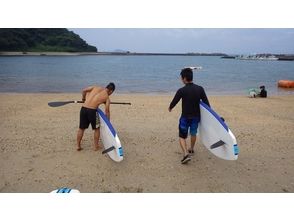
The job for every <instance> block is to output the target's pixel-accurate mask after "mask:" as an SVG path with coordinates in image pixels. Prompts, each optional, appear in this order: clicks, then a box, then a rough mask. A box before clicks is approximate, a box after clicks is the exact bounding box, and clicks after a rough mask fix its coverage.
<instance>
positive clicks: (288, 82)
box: [278, 80, 294, 88]
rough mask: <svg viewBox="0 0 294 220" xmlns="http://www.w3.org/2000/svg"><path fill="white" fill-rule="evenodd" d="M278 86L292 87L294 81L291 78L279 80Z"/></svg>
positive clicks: (293, 86)
mask: <svg viewBox="0 0 294 220" xmlns="http://www.w3.org/2000/svg"><path fill="white" fill-rule="evenodd" d="M278 87H283V88H294V81H292V80H279V82H278Z"/></svg>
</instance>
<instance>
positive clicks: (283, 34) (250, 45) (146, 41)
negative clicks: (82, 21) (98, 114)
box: [70, 28, 294, 54]
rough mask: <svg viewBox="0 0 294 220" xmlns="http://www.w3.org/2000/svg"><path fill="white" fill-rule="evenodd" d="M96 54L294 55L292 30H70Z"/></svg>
mask: <svg viewBox="0 0 294 220" xmlns="http://www.w3.org/2000/svg"><path fill="white" fill-rule="evenodd" d="M70 30H72V31H74V32H75V33H76V34H78V35H80V37H82V38H83V39H84V40H86V41H87V42H88V43H89V44H91V45H94V46H96V47H97V49H98V51H114V50H117V49H121V50H128V51H131V52H166V53H177V52H179V53H186V52H204V53H212V52H223V53H228V54H254V53H292V54H293V53H294V43H293V42H294V40H293V39H294V28H292V29H260V28H258V29H245V28H233V29H220V28H218V29H213V28H212V29H199V28H197V29H170V28H168V29H150V28H145V29H141V28H140V29H126V28H120V29H119V28H109V29H103V28H100V29H99V28H97V29H94V28H93V29H86V28H84V29H70Z"/></svg>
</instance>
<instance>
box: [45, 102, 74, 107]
mask: <svg viewBox="0 0 294 220" xmlns="http://www.w3.org/2000/svg"><path fill="white" fill-rule="evenodd" d="M69 103H74V101H66V102H48V105H49V106H50V107H59V106H63V105H66V104H69Z"/></svg>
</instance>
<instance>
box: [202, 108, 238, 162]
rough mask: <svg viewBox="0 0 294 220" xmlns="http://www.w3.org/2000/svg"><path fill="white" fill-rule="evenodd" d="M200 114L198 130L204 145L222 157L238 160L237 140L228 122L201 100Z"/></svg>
mask: <svg viewBox="0 0 294 220" xmlns="http://www.w3.org/2000/svg"><path fill="white" fill-rule="evenodd" d="M200 114H201V120H200V123H199V127H198V129H199V130H198V131H199V136H200V140H201V142H202V143H203V145H204V146H205V147H206V148H207V149H208V150H209V151H210V152H211V153H212V154H214V155H215V156H217V157H219V158H221V159H224V160H237V159H238V154H239V148H238V145H237V141H236V138H235V136H234V134H233V133H232V132H231V130H230V129H229V127H228V126H227V125H226V123H225V122H224V121H223V120H222V119H221V118H220V116H219V115H218V114H217V113H216V112H215V111H213V110H212V109H211V108H210V107H209V106H208V105H206V104H205V103H203V102H200Z"/></svg>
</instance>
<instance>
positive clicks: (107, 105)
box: [105, 98, 110, 120]
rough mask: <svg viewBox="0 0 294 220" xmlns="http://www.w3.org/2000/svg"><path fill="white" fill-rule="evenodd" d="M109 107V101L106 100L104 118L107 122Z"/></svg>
mask: <svg viewBox="0 0 294 220" xmlns="http://www.w3.org/2000/svg"><path fill="white" fill-rule="evenodd" d="M109 107H110V99H109V98H108V99H107V100H106V102H105V114H106V117H107V118H108V120H110V110H109Z"/></svg>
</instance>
